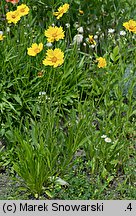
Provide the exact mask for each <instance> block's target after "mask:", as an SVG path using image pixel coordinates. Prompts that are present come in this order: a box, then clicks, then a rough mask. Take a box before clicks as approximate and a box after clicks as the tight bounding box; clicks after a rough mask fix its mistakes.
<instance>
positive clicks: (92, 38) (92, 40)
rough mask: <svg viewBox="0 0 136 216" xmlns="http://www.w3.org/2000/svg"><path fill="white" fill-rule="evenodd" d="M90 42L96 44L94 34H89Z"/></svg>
mask: <svg viewBox="0 0 136 216" xmlns="http://www.w3.org/2000/svg"><path fill="white" fill-rule="evenodd" d="M89 42H90V43H91V44H94V45H96V42H95V40H94V37H93V35H89Z"/></svg>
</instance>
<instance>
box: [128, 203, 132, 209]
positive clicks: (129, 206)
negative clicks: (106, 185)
mask: <svg viewBox="0 0 136 216" xmlns="http://www.w3.org/2000/svg"><path fill="white" fill-rule="evenodd" d="M127 209H128V210H130V211H131V210H132V206H131V203H129V204H128V206H127Z"/></svg>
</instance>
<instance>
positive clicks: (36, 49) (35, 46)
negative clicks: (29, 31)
mask: <svg viewBox="0 0 136 216" xmlns="http://www.w3.org/2000/svg"><path fill="white" fill-rule="evenodd" d="M42 49H43V44H42V43H40V44H39V45H38V44H37V43H33V44H32V46H31V47H29V48H27V54H28V55H29V56H36V55H37V54H38V53H39V52H41V51H42Z"/></svg>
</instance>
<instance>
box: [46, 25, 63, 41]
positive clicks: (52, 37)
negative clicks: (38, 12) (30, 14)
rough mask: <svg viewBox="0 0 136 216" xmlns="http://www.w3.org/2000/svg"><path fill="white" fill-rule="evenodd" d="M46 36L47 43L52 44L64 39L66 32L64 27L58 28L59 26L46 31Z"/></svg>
mask: <svg viewBox="0 0 136 216" xmlns="http://www.w3.org/2000/svg"><path fill="white" fill-rule="evenodd" d="M44 34H45V36H46V37H47V41H48V42H50V43H52V42H54V41H58V40H60V39H64V31H63V28H62V27H57V26H54V27H52V26H50V27H49V28H48V29H47V30H46V31H45V33H44Z"/></svg>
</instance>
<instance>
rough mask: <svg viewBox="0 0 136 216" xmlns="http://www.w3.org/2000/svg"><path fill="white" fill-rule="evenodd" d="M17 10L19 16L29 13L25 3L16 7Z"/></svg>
mask: <svg viewBox="0 0 136 216" xmlns="http://www.w3.org/2000/svg"><path fill="white" fill-rule="evenodd" d="M17 11H18V12H19V15H20V16H25V15H27V14H28V13H29V7H28V6H27V5H25V4H21V5H19V6H18V7H17Z"/></svg>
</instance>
